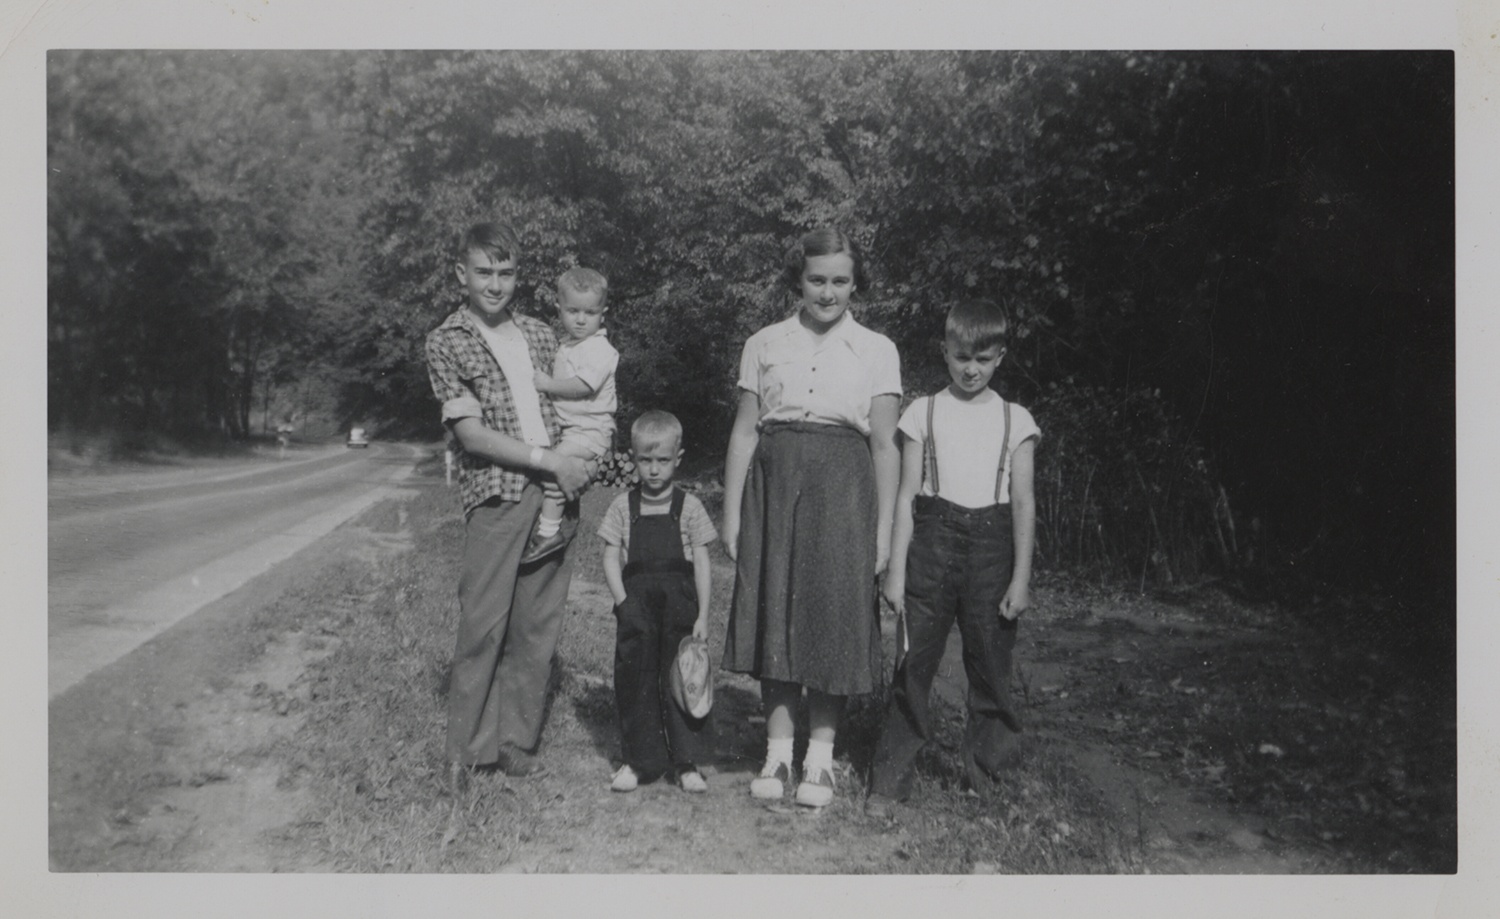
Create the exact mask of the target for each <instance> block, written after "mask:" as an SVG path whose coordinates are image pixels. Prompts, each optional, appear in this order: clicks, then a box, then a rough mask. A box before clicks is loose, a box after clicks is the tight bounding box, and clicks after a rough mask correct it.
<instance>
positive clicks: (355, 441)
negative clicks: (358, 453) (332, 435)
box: [344, 428, 370, 447]
mask: <svg viewBox="0 0 1500 919" xmlns="http://www.w3.org/2000/svg"><path fill="white" fill-rule="evenodd" d="M369 445H370V438H368V437H366V436H365V429H364V428H350V429H349V439H348V440H346V441H344V446H346V447H368V446H369Z"/></svg>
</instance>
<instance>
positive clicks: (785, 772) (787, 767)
mask: <svg viewBox="0 0 1500 919" xmlns="http://www.w3.org/2000/svg"><path fill="white" fill-rule="evenodd" d="M790 784H792V764H791V763H783V762H778V761H776V760H769V759H768V760H766V764H765V765H764V766H762V767H761V770H760V775H758V776H756V777H755V778H753V779H751V780H750V797H752V798H759V799H761V800H762V801H775V800H779V799H780V798H781V797H782V796H783V795H785V794H786V787H787V786H788V785H790Z"/></svg>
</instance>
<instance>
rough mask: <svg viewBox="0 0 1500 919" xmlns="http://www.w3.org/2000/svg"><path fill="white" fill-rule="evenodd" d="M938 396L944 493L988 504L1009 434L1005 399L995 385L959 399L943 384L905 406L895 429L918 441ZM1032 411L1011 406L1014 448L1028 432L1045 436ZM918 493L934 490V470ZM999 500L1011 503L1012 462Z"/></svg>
mask: <svg viewBox="0 0 1500 919" xmlns="http://www.w3.org/2000/svg"><path fill="white" fill-rule="evenodd" d="M929 399H935V400H936V402H935V403H934V404H933V408H932V426H933V427H934V428H936V429H937V471H938V485H939V487H940V489H941V497H942V498H943V499H945V500H947V501H952V502H953V503H954V504H957V505H960V506H962V507H989V506H990V505H991V504H994V503H995V474H996V473H997V472H998V471H999V470H1000V455H1001V449H1002V446H1003V444H1002V443H1001V441H1002V440H1003V439H1004V437H1005V400H1003V399H1001V398H1000V394H999V393H997V392H995V391H994V390H993V389H985V390H984V391H982V392H980V393H979V394H977V395H976V396H974V398H973V399H970V400H968V401H960V400H959V399H957V398H955V397H954V395H953V393H952V391H951V390H949V389H948V388H947V387H944V388H943V390H942V391H941V392H939V393H938V394H937V395H936V396H923V397H921V398H920V399H917V400H915V401H914V402H912V404H911V405H909V406H907V407H906V411H905V412H903V413H902V414H901V421H900V422H899V423H898V424H897V425H896V429H897V430H898V431H900V432H901V433H903V434H905V435H906V436H907V437H909V438H911V439H912V440H913V441H915V442H916V443H918V444H920V443H922V442H923V440H924V439H925V438H926V436H927V402H928V400H929ZM1041 436H1042V431H1041V429H1040V428H1038V427H1037V426H1036V420H1035V419H1033V418H1032V417H1031V413H1030V412H1028V411H1027V410H1026V409H1024V408H1022V407H1021V406H1019V405H1016V404H1015V403H1011V406H1010V450H1011V452H1012V453H1014V452H1015V449H1016V448H1017V447H1019V446H1020V445H1021V444H1023V443H1025V442H1026V440H1027V439H1028V438H1031V437H1041ZM920 494H924V495H931V494H933V490H932V481H931V474H930V473H929V474H928V475H924V476H923V477H922V490H921V492H920ZM1000 503H1001V504H1009V503H1010V463H1009V461H1007V462H1006V464H1005V476H1004V478H1003V479H1002V480H1001V482H1000Z"/></svg>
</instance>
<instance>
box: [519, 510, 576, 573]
mask: <svg viewBox="0 0 1500 919" xmlns="http://www.w3.org/2000/svg"><path fill="white" fill-rule="evenodd" d="M577 532H578V518H577V517H572V516H568V515H564V516H563V519H562V522H561V523H560V524H558V527H557V532H556V533H553V534H552V535H551V536H546V537H543V536H542V535H540V533H538V531H537V530H532V531H531V538H530V539H528V540H527V541H526V551H524V552H522V553H521V564H523V565H530V564H531V563H532V562H539V561H541V560H542V559H544V558H546V557H547V556H549V555H551V554H552V553H554V552H556V551H558V550H559V549H563V548H565V547H566V546H567V545H568V543H570V542H572V541H573V535H574V534H575V533H577Z"/></svg>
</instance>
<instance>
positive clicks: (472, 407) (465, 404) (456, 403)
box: [443, 393, 484, 424]
mask: <svg viewBox="0 0 1500 919" xmlns="http://www.w3.org/2000/svg"><path fill="white" fill-rule="evenodd" d="M460 418H479V419H481V420H483V418H484V407H483V406H482V405H480V404H479V400H478V399H476V398H474V397H473V396H471V395H469V394H468V393H465V394H464V395H462V396H455V397H454V398H452V399H449V400H448V401H446V402H444V403H443V423H444V424H449V423H452V422H454V421H457V420H459V419H460Z"/></svg>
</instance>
